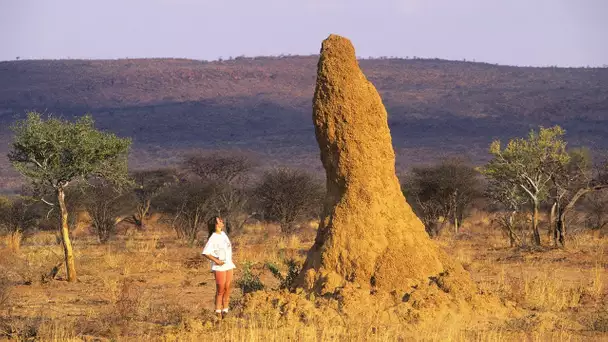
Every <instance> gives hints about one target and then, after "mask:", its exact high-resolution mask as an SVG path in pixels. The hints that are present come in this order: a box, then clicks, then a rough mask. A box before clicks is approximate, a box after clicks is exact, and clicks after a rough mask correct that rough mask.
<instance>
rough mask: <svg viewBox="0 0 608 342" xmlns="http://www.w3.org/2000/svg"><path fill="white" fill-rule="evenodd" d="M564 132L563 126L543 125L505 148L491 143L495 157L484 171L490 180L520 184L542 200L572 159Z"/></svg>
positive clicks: (529, 193) (535, 199)
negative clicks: (549, 184)
mask: <svg viewBox="0 0 608 342" xmlns="http://www.w3.org/2000/svg"><path fill="white" fill-rule="evenodd" d="M564 133H565V131H564V130H563V129H562V128H561V127H559V126H554V127H552V128H543V127H541V128H540V130H539V132H538V133H537V132H535V131H534V130H532V131H530V133H529V134H528V138H527V139H524V138H516V139H512V140H510V141H509V143H508V144H507V146H506V147H505V148H504V149H503V148H501V143H500V141H498V140H495V141H494V142H492V144H491V145H490V154H491V155H492V156H493V158H492V160H490V162H489V163H488V164H486V165H485V167H484V168H483V169H482V170H481V171H482V172H483V173H484V174H485V175H486V176H487V177H488V178H490V179H493V180H495V181H498V182H500V183H505V184H512V185H513V184H514V185H516V186H517V187H519V188H520V189H521V190H523V191H525V192H526V193H527V194H528V195H529V196H530V197H531V199H532V200H534V201H538V200H540V199H542V198H543V197H545V196H546V194H547V185H548V182H549V181H550V180H551V177H552V176H553V175H554V174H556V173H557V171H558V169H559V168H560V167H562V166H563V165H566V164H567V163H568V162H569V161H570V156H569V154H568V152H567V151H566V142H565V141H564V140H563V135H564Z"/></svg>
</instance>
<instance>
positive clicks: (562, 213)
mask: <svg viewBox="0 0 608 342" xmlns="http://www.w3.org/2000/svg"><path fill="white" fill-rule="evenodd" d="M606 187H608V185H605V184H602V185H598V186H595V187H589V188H584V189H579V190H578V191H577V192H576V194H574V196H573V197H572V199H570V202H568V204H567V205H566V206H565V207H564V208H563V209H562V208H559V214H558V216H557V225H556V228H557V229H559V236H558V240H559V243H560V244H561V245H562V247H565V246H566V214H567V213H568V212H569V211H570V210H572V208H574V205H575V204H576V202H577V201H578V200H579V199H580V198H581V197H582V196H583V195H585V194H586V193H588V192H591V191H598V190H601V189H604V188H606Z"/></svg>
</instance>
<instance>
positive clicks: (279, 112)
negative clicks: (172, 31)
mask: <svg viewBox="0 0 608 342" xmlns="http://www.w3.org/2000/svg"><path fill="white" fill-rule="evenodd" d="M317 58H318V57H317V56H289V57H260V58H237V59H234V60H227V61H216V62H203V61H195V60H185V59H122V60H56V61H55V60H54V61H50V60H42V61H12V62H1V63H0V154H1V155H6V152H7V150H8V143H9V141H10V131H9V129H8V127H9V126H10V124H11V122H13V121H14V120H15V119H16V118H19V117H23V116H24V113H25V112H26V111H28V110H38V111H44V112H47V113H54V114H55V115H62V116H64V117H68V118H69V117H71V116H74V115H82V114H84V113H87V112H88V113H92V114H93V115H94V117H95V120H96V122H97V124H98V126H99V127H100V128H103V129H108V130H111V131H114V132H116V133H117V134H119V135H121V136H130V137H132V138H133V140H134V152H133V156H132V161H133V165H134V166H135V167H145V166H152V165H159V164H170V163H173V162H175V160H176V158H177V157H176V156H177V155H178V153H179V152H180V151H184V150H188V149H192V148H209V149H216V148H222V149H233V148H236V149H241V150H250V151H252V152H253V153H257V154H258V155H259V156H260V158H262V159H263V160H265V162H266V163H267V164H268V165H275V164H282V163H287V164H292V165H299V166H305V167H309V168H312V169H315V170H319V171H320V170H321V164H320V161H319V158H318V151H317V146H316V143H315V140H314V129H313V125H312V120H311V115H312V114H311V108H312V95H313V90H314V84H315V78H316V75H315V70H316V63H317ZM360 65H361V68H362V70H363V71H364V73H365V74H366V75H367V77H368V78H369V80H370V81H371V82H372V83H373V84H374V85H375V86H376V88H377V89H378V91H379V92H380V94H381V95H382V98H383V101H384V104H385V106H386V108H387V110H388V113H389V125H390V128H391V133H392V137H393V145H394V147H395V149H396V151H397V154H398V167H399V168H404V167H406V166H409V165H411V164H414V163H423V162H430V161H434V160H437V159H439V158H441V157H444V156H447V155H467V156H469V157H470V158H471V159H472V160H474V161H476V162H481V161H483V160H485V159H486V158H487V153H486V149H487V146H488V144H489V143H490V142H491V140H492V139H495V138H501V139H508V138H510V137H513V136H516V135H523V134H526V132H527V131H529V129H531V128H535V127H537V126H538V125H544V126H549V125H553V124H560V125H562V126H563V127H565V128H566V130H567V139H568V141H569V142H570V144H571V145H587V146H591V147H592V148H595V149H607V148H608V139H606V137H608V69H606V68H525V67H511V66H499V65H492V64H484V63H471V62H458V61H444V60H429V59H424V60H423V59H373V60H361V61H360ZM0 173H1V174H0V178H2V179H4V183H3V184H0V187H2V186H4V187H7V186H12V185H14V184H15V183H14V182H15V178H14V174H13V173H12V172H11V171H10V167H9V166H8V163H7V161H6V158H4V157H3V158H1V159H0Z"/></svg>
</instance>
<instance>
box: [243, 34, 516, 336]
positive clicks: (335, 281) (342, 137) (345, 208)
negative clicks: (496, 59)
mask: <svg viewBox="0 0 608 342" xmlns="http://www.w3.org/2000/svg"><path fill="white" fill-rule="evenodd" d="M313 121H314V125H315V133H316V138H317V142H318V144H319V148H320V152H321V160H322V162H323V166H324V168H325V171H326V176H327V195H326V198H325V202H324V209H323V214H322V217H321V221H320V224H319V229H318V232H317V236H316V239H315V242H314V245H313V246H312V247H311V249H310V250H309V251H308V254H307V257H306V261H305V263H304V266H303V268H302V270H301V271H300V274H299V276H298V278H297V279H296V282H295V286H294V287H293V288H292V292H291V293H289V292H276V291H275V292H272V291H270V292H265V291H262V292H258V293H254V294H252V295H251V296H249V297H248V302H247V304H246V307H245V315H248V317H251V318H253V317H255V315H260V313H262V312H263V313H264V314H263V315H264V316H265V317H268V315H275V317H276V318H277V319H286V320H287V321H289V317H292V318H295V319H299V320H302V319H303V317H304V319H305V320H308V319H310V317H314V319H315V320H319V321H321V322H326V323H327V324H346V325H349V324H356V323H361V322H368V321H369V320H370V317H377V318H378V319H379V321H381V322H382V324H384V325H387V326H390V325H394V324H395V323H397V324H398V325H400V326H402V324H403V323H405V324H406V326H408V327H414V326H416V329H420V328H422V326H423V325H424V324H427V325H428V326H430V327H431V328H433V329H434V328H436V326H437V324H438V322H440V321H447V320H451V321H453V322H459V323H462V324H464V322H466V321H469V320H471V319H473V317H487V316H489V314H488V313H492V314H497V313H498V312H504V310H502V309H503V308H504V307H503V306H502V304H500V303H499V301H498V300H497V299H496V298H495V297H491V296H485V295H482V294H480V293H479V291H478V290H477V286H476V285H475V283H474V282H473V281H472V280H471V279H470V276H469V275H468V273H467V272H466V271H464V269H463V268H462V267H461V266H460V265H459V264H458V263H456V262H453V261H452V260H450V259H449V258H448V256H447V255H446V254H445V253H444V252H443V251H442V250H441V249H440V248H438V247H437V246H436V244H435V243H434V242H433V241H431V240H430V238H429V237H428V235H427V233H426V232H425V230H424V226H423V224H422V222H421V221H420V219H418V217H416V215H415V214H414V212H413V211H412V209H411V207H410V206H409V205H408V203H407V202H406V200H405V198H404V196H403V193H402V191H401V187H400V185H399V181H398V179H397V176H396V174H395V154H394V151H393V147H392V142H391V135H390V131H389V127H388V122H387V113H386V110H385V108H384V105H383V104H382V100H381V98H380V96H379V94H378V92H377V91H376V89H375V88H374V86H373V85H372V84H371V83H370V82H369V81H368V80H367V79H366V77H365V76H364V75H363V73H362V72H361V70H360V69H359V65H358V63H357V60H356V57H355V50H354V48H353V46H352V44H351V43H350V41H349V40H348V39H345V38H342V37H339V36H336V35H331V36H330V37H329V38H327V39H326V40H325V41H324V42H323V45H322V49H321V56H320V59H319V63H318V73H317V85H316V90H315V94H314V100H313ZM311 298H313V300H312V301H311V300H310V299H311ZM313 302H314V304H313ZM482 311H483V312H485V313H483V314H481V315H479V314H478V313H481V312H482ZM473 313H477V315H472V314H473ZM249 315H251V316H249ZM332 317H333V318H332Z"/></svg>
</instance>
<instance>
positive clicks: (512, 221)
mask: <svg viewBox="0 0 608 342" xmlns="http://www.w3.org/2000/svg"><path fill="white" fill-rule="evenodd" d="M485 195H486V197H487V198H488V199H490V200H491V201H492V203H493V204H495V205H497V206H498V207H499V210H500V212H499V214H498V219H497V222H498V224H499V225H500V227H501V228H502V229H503V231H504V232H505V234H506V235H507V237H508V238H509V245H510V246H511V247H514V246H516V245H520V246H521V245H523V244H524V239H522V237H521V235H520V234H518V232H517V231H518V230H519V229H518V228H520V227H519V225H518V222H517V221H518V220H517V218H518V214H519V213H521V211H522V209H523V207H524V206H525V205H526V204H527V203H528V198H527V196H526V195H525V194H524V193H523V191H522V190H521V188H520V187H519V186H517V185H516V184H512V183H511V182H506V181H501V180H500V179H490V182H489V184H488V186H487V188H486V192H485Z"/></svg>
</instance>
